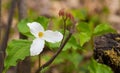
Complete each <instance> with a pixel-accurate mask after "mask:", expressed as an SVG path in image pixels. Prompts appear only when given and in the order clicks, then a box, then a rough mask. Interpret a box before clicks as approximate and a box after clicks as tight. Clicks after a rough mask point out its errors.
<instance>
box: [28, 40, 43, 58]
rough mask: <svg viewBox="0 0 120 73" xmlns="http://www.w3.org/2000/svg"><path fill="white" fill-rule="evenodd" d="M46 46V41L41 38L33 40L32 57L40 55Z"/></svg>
mask: <svg viewBox="0 0 120 73" xmlns="http://www.w3.org/2000/svg"><path fill="white" fill-rule="evenodd" d="M44 44H45V41H44V40H42V39H40V38H36V39H35V40H33V43H32V45H31V47H30V55H31V56H35V55H39V54H40V53H41V52H42V50H43V48H44Z"/></svg>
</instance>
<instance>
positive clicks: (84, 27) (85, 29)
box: [77, 22, 91, 32]
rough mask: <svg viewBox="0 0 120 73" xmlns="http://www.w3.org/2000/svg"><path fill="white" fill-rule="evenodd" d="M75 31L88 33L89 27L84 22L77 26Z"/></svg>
mask: <svg viewBox="0 0 120 73" xmlns="http://www.w3.org/2000/svg"><path fill="white" fill-rule="evenodd" d="M77 30H78V31H80V32H90V31H91V30H90V27H89V24H88V23H86V22H80V23H79V24H78V25H77Z"/></svg>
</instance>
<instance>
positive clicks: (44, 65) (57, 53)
mask: <svg viewBox="0 0 120 73" xmlns="http://www.w3.org/2000/svg"><path fill="white" fill-rule="evenodd" d="M71 35H72V33H71V32H70V33H69V34H68V36H67V37H66V39H65V41H64V42H63V43H62V45H61V46H60V47H59V49H58V50H57V52H56V53H55V54H54V55H53V57H52V58H51V59H50V60H49V61H48V62H46V63H45V64H43V65H42V66H41V67H40V68H39V69H38V70H37V71H36V72H35V73H39V72H40V71H41V70H42V69H43V68H45V67H47V66H48V65H50V64H51V63H52V62H53V61H54V59H55V58H56V57H57V56H58V55H59V53H60V52H61V51H62V49H63V48H64V46H65V45H66V43H67V42H68V40H69V39H70V37H71Z"/></svg>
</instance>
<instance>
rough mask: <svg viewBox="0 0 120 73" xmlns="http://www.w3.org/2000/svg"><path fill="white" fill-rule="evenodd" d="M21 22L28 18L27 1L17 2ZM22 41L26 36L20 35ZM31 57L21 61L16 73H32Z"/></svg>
mask: <svg viewBox="0 0 120 73" xmlns="http://www.w3.org/2000/svg"><path fill="white" fill-rule="evenodd" d="M17 6H18V15H19V21H21V20H22V19H24V18H26V17H27V4H26V0H17ZM20 39H27V37H26V36H24V35H23V34H21V33H20ZM30 62H31V61H30V57H26V58H25V59H24V60H23V61H20V62H19V63H18V65H17V70H16V71H17V72H16V73H30V70H31V64H30Z"/></svg>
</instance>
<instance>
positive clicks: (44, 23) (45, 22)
mask: <svg viewBox="0 0 120 73" xmlns="http://www.w3.org/2000/svg"><path fill="white" fill-rule="evenodd" d="M34 21H36V22H39V23H40V24H41V25H42V26H43V27H44V29H46V28H47V27H48V22H49V19H48V18H46V17H42V16H40V17H38V18H37V19H35V20H34Z"/></svg>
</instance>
